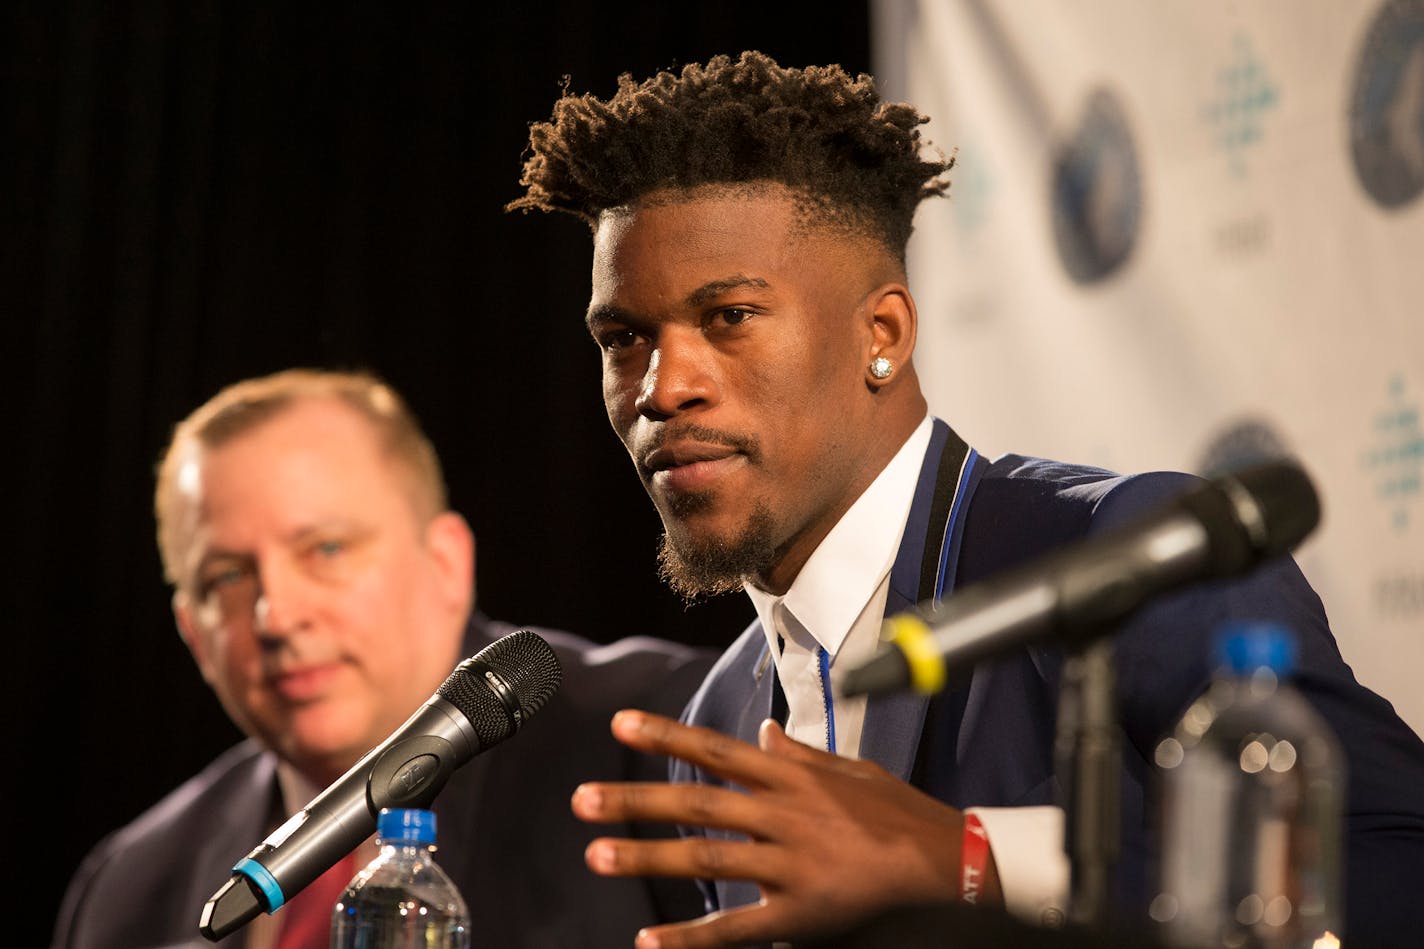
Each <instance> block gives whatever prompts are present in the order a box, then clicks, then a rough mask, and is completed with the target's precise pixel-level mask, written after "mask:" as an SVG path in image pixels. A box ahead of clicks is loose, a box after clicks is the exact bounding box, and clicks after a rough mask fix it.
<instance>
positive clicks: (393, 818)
mask: <svg viewBox="0 0 1424 949" xmlns="http://www.w3.org/2000/svg"><path fill="white" fill-rule="evenodd" d="M376 837H377V838H379V839H380V840H381V841H382V842H383V843H396V842H398V841H410V842H413V843H420V844H433V843H435V812H434V811H422V810H417V809H415V808H404V807H399V808H392V807H383V808H381V816H380V817H378V818H376Z"/></svg>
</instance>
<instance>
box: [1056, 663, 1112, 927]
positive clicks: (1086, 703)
mask: <svg viewBox="0 0 1424 949" xmlns="http://www.w3.org/2000/svg"><path fill="white" fill-rule="evenodd" d="M1116 706H1117V697H1116V695H1115V688H1114V680H1113V648H1112V639H1111V637H1102V638H1099V639H1097V640H1095V641H1093V642H1089V643H1087V644H1085V645H1082V646H1080V647H1078V648H1076V649H1074V650H1073V651H1072V652H1070V653H1069V655H1068V659H1067V662H1066V663H1065V664H1064V667H1063V682H1062V686H1061V689H1060V691H1059V699H1058V729H1057V735H1056V737H1055V741H1054V746H1055V747H1054V754H1055V758H1056V759H1057V760H1056V762H1055V765H1056V771H1057V773H1058V775H1059V781H1060V786H1061V788H1062V793H1063V796H1064V801H1063V811H1064V818H1065V821H1066V825H1065V832H1064V836H1063V847H1064V850H1065V851H1067V853H1068V859H1069V865H1070V868H1071V870H1070V876H1069V881H1070V883H1069V900H1068V918H1069V921H1070V922H1072V923H1075V924H1077V925H1081V926H1086V927H1089V928H1092V929H1097V930H1102V929H1105V928H1106V927H1107V924H1108V907H1109V903H1110V900H1111V896H1112V880H1113V873H1112V871H1113V864H1114V863H1116V862H1117V857H1118V852H1119V844H1120V840H1119V838H1120V836H1121V832H1122V830H1121V828H1122V822H1121V819H1120V813H1119V811H1120V801H1119V798H1120V796H1121V793H1122V789H1121V780H1122V779H1121V777H1120V773H1121V765H1120V761H1121V757H1122V749H1121V747H1120V744H1119V742H1120V739H1119V730H1118V727H1117V715H1116Z"/></svg>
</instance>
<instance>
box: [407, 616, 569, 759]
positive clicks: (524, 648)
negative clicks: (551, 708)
mask: <svg viewBox="0 0 1424 949" xmlns="http://www.w3.org/2000/svg"><path fill="white" fill-rule="evenodd" d="M486 672H490V673H493V674H494V675H495V676H497V677H498V678H499V680H500V681H501V682H502V683H503V685H504V686H505V687H506V688H508V690H509V692H511V693H513V699H514V701H515V702H517V703H518V706H519V716H520V717H519V719H518V720H516V719H515V718H514V717H513V716H512V714H511V711H512V710H511V709H510V708H509V707H508V706H507V705H506V704H505V702H504V701H503V700H502V699H501V698H500V695H499V693H498V691H496V688H495V686H494V685H492V684H491V683H490V681H489V679H488V678H487V677H486V675H485V673H486ZM562 679H563V670H561V669H560V668H559V660H558V658H557V657H556V656H555V655H554V650H553V648H551V647H550V646H549V644H548V643H546V642H545V641H544V640H543V638H542V637H540V636H539V635H538V634H536V633H532V632H530V631H529V630H527V629H521V630H519V631H518V632H514V633H510V634H509V635H508V636H505V637H503V638H502V639H498V640H495V641H494V642H492V643H490V644H489V645H488V646H486V647H485V648H484V649H481V650H480V651H479V652H477V653H475V654H474V655H473V656H471V657H470V658H469V659H466V660H465V661H464V662H462V663H460V664H459V665H458V666H456V667H455V671H454V672H452V673H450V677H449V678H448V679H446V680H445V683H444V684H443V685H441V686H440V688H439V689H437V690H436V692H435V694H436V695H438V696H440V697H441V698H443V699H445V700H446V701H447V702H449V703H450V704H451V705H454V706H455V707H456V708H458V709H459V710H460V712H461V713H462V714H463V715H464V716H465V718H467V719H469V721H470V724H471V725H472V726H474V729H475V733H476V734H477V735H478V736H479V738H480V744H481V746H482V747H485V748H488V747H489V746H490V745H493V744H496V743H498V742H501V741H504V740H505V739H506V738H508V737H509V736H510V735H512V734H514V732H515V730H516V729H517V728H518V727H519V724H520V722H523V721H528V720H529V717H530V716H531V715H533V714H534V713H535V712H537V711H539V709H541V708H543V707H544V703H546V702H548V701H549V697H550V696H552V695H553V694H554V693H555V692H557V691H558V689H559V683H560V681H561V680H562Z"/></svg>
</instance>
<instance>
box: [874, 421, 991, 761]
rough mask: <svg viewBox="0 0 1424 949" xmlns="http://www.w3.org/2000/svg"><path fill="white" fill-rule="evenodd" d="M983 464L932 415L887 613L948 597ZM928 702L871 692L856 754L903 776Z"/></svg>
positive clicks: (909, 694)
mask: <svg viewBox="0 0 1424 949" xmlns="http://www.w3.org/2000/svg"><path fill="white" fill-rule="evenodd" d="M982 467H983V465H982V462H981V460H980V458H979V455H978V453H977V452H975V451H974V450H973V449H972V448H970V447H969V446H968V445H966V444H965V443H964V440H963V439H961V438H960V437H959V436H958V435H956V434H955V433H954V431H953V430H952V429H950V427H949V426H948V425H946V424H945V423H944V422H941V421H940V420H938V419H936V420H935V422H934V430H933V431H932V432H931V434H930V445H929V448H928V449H927V450H926V452H925V460H924V463H923V464H922V465H921V466H920V477H919V480H918V481H917V482H916V484H915V497H914V501H913V502H912V504H911V506H910V516H909V519H908V520H907V521H906V523H905V533H904V536H903V537H902V538H901V540H900V549H899V551H898V552H897V553H896V555H895V563H894V566H892V567H891V568H890V590H889V593H888V595H887V596H886V601H885V615H886V616H890V615H893V614H895V613H900V612H903V611H905V610H908V609H910V608H912V607H913V606H914V605H915V604H916V603H920V602H923V601H925V600H931V599H934V600H938V599H942V598H943V597H945V596H947V595H948V594H949V593H950V591H951V590H952V589H953V587H954V574H955V570H956V568H957V566H958V560H959V545H960V541H961V538H962V537H963V532H964V516H963V512H964V510H965V509H966V508H967V507H968V505H969V499H970V497H971V496H972V494H973V491H974V487H975V485H976V484H977V483H978V479H979V475H980V473H981V469H982ZM928 706H929V699H928V698H927V697H925V696H923V695H918V694H916V693H912V692H900V693H895V694H892V695H884V696H876V697H873V698H871V699H870V701H869V703H868V704H867V706H866V710H865V725H864V727H863V729H862V731H861V738H860V757H862V758H865V759H868V760H871V761H874V762H876V763H877V764H879V765H880V766H881V767H883V768H885V770H887V771H889V772H890V773H891V774H893V775H895V776H896V777H898V778H900V779H901V780H905V781H908V780H909V779H910V774H911V771H912V769H913V768H914V764H915V752H916V750H917V749H918V748H919V744H920V734H921V732H922V731H923V729H924V722H925V711H926V709H927V708H928Z"/></svg>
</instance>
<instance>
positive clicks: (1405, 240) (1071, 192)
mask: <svg viewBox="0 0 1424 949" xmlns="http://www.w3.org/2000/svg"><path fill="white" fill-rule="evenodd" d="M874 12H875V26H876V73H877V76H878V77H879V78H880V81H881V86H882V89H883V90H884V91H885V93H886V94H887V95H889V96H891V97H894V98H901V99H905V100H908V101H910V102H913V103H915V104H916V105H917V106H919V107H920V108H921V110H922V111H925V112H926V113H928V114H929V115H930V116H932V118H933V122H932V124H931V126H930V129H929V132H928V136H929V138H930V139H931V141H933V142H935V143H936V144H937V145H939V146H940V147H942V148H943V149H944V150H945V151H950V150H952V149H956V148H957V149H958V152H957V156H958V165H957V167H956V170H955V173H954V175H953V186H952V188H951V198H950V199H949V200H947V201H933V202H927V203H926V205H925V206H924V207H922V209H921V211H920V215H919V217H918V218H917V219H916V228H917V229H916V234H915V237H914V238H913V240H912V242H911V250H910V269H911V274H910V279H911V287H912V288H913V289H914V290H915V295H916V299H917V301H918V303H919V310H920V344H919V351H918V355H917V357H916V360H917V364H918V366H919V369H920V372H921V375H922V378H923V380H924V382H925V386H926V390H927V393H928V395H929V398H930V404H931V407H932V409H933V410H934V411H935V412H936V414H938V415H940V416H942V417H944V418H945V419H947V420H948V421H949V422H950V423H951V424H952V425H954V426H955V427H956V428H957V429H958V430H959V432H960V434H962V435H963V436H964V437H965V438H966V439H967V440H968V441H969V442H970V443H971V444H972V445H974V446H975V447H976V448H978V449H979V450H980V451H981V452H983V453H985V454H988V455H990V456H992V455H995V454H998V453H1001V452H1004V451H1017V452H1023V453H1025V454H1036V455H1044V456H1048V457H1055V458H1060V459H1064V460H1070V461H1082V462H1088V463H1093V464H1099V465H1103V466H1105V467H1109V468H1114V469H1116V470H1119V471H1141V470H1149V469H1157V468H1169V469H1177V470H1186V471H1195V472H1198V473H1210V472H1211V471H1213V470H1214V469H1216V468H1219V467H1222V466H1225V465H1229V464H1232V463H1236V462H1240V461H1242V460H1248V459H1250V458H1252V457H1256V456H1259V455H1261V454H1269V453H1273V452H1280V451H1282V450H1284V451H1288V452H1291V453H1293V454H1296V455H1298V456H1299V457H1300V458H1301V459H1302V460H1303V461H1304V463H1305V465H1306V467H1307V469H1308V470H1309V471H1310V472H1311V474H1312V476H1313V477H1314V479H1315V481H1316V485H1317V487H1318V488H1319V490H1320V493H1321V496H1322V499H1323V504H1324V508H1325V515H1324V521H1323V524H1322V527H1321V529H1320V530H1319V531H1317V533H1316V534H1315V535H1314V537H1313V538H1312V539H1311V540H1310V541H1308V542H1307V544H1306V545H1305V546H1304V547H1303V548H1302V549H1301V550H1300V552H1299V553H1298V559H1299V560H1300V562H1301V565H1302V566H1303V567H1304V569H1305V571H1306V574H1307V575H1308V576H1309V577H1310V579H1311V581H1312V583H1313V584H1314V585H1315V587H1316V589H1317V590H1318V591H1319V592H1320V594H1321V596H1322V598H1323V599H1324V601H1325V605H1326V609H1327V611H1328V612H1329V614H1330V618H1331V625H1332V627H1333V628H1334V630H1335V634H1336V637H1337V639H1338V640H1339V642H1340V647H1341V650H1342V651H1343V652H1344V654H1345V658H1346V659H1347V660H1348V661H1349V662H1350V663H1351V665H1352V666H1353V667H1354V669H1355V671H1356V674H1357V675H1358V676H1359V678H1360V680H1361V681H1362V682H1364V683H1365V684H1366V685H1368V686H1370V687H1371V688H1373V689H1374V690H1375V691H1377V692H1380V693H1381V694H1383V695H1384V696H1385V697H1386V698H1388V699H1390V700H1391V701H1392V702H1393V703H1394V704H1395V707H1396V708H1397V709H1398V710H1399V712H1400V714H1401V716H1402V717H1403V718H1404V719H1405V720H1406V721H1407V722H1409V723H1410V725H1411V726H1412V727H1413V728H1414V729H1415V730H1416V731H1418V732H1424V683H1421V678H1424V493H1421V490H1420V481H1421V474H1424V423H1421V420H1420V409H1421V404H1424V195H1421V191H1424V0H1391V2H1380V0H1369V2H1364V0H1361V2H1342V0H1291V2H1286V0H1276V2H1267V0H1260V2H1252V3H1232V2H1227V0H1158V2H1152V3H1141V2H1135V0H1073V2H1064V0H877V3H876V4H875V10H874Z"/></svg>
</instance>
